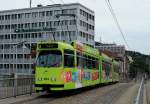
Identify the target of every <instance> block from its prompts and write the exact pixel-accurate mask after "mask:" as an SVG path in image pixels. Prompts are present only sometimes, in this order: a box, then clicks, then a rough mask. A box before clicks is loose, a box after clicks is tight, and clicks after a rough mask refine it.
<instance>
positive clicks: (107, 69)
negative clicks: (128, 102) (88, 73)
mask: <svg viewBox="0 0 150 104" xmlns="http://www.w3.org/2000/svg"><path fill="white" fill-rule="evenodd" d="M102 66H103V70H105V73H106V75H109V74H110V71H111V64H110V63H108V62H105V61H103V62H102Z"/></svg>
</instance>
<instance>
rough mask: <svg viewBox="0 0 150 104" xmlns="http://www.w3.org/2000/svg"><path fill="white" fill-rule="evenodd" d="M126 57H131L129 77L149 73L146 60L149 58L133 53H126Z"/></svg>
mask: <svg viewBox="0 0 150 104" xmlns="http://www.w3.org/2000/svg"><path fill="white" fill-rule="evenodd" d="M126 53H127V55H129V56H131V57H132V59H133V63H131V64H130V70H129V72H130V75H131V77H135V76H136V74H137V73H149V71H148V62H147V61H148V60H149V56H148V55H144V54H141V53H139V52H134V51H126Z"/></svg>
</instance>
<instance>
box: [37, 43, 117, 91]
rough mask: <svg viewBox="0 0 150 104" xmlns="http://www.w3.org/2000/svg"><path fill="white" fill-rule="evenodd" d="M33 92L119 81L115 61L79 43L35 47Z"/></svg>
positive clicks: (48, 44)
mask: <svg viewBox="0 0 150 104" xmlns="http://www.w3.org/2000/svg"><path fill="white" fill-rule="evenodd" d="M37 54H38V57H37V60H36V68H35V89H36V92H40V91H63V90H72V89H78V88H83V87H88V86H93V85H96V84H101V83H109V82H117V81H119V75H118V69H119V64H118V62H117V61H115V60H113V59H112V58H110V57H108V56H107V55H105V54H103V53H100V52H99V51H98V50H97V49H94V48H92V47H88V46H86V45H84V44H82V43H79V42H72V44H68V43H65V42H41V43H39V44H38V45H37Z"/></svg>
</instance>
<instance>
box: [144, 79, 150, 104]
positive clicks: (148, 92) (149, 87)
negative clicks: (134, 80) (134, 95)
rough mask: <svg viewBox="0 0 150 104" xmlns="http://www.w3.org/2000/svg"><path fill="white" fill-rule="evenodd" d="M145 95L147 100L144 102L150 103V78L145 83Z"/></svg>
mask: <svg viewBox="0 0 150 104" xmlns="http://www.w3.org/2000/svg"><path fill="white" fill-rule="evenodd" d="M145 97H146V98H145V100H146V101H145V103H144V104H150V80H149V81H147V82H146V84H145Z"/></svg>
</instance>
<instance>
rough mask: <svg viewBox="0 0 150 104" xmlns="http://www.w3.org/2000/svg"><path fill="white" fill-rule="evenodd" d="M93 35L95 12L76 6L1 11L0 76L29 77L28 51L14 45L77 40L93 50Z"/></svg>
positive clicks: (66, 5)
mask: <svg viewBox="0 0 150 104" xmlns="http://www.w3.org/2000/svg"><path fill="white" fill-rule="evenodd" d="M94 34H95V16H94V12H93V11H92V10H90V9H88V8H87V7H85V6H83V5H81V4H79V3H72V4H54V5H47V6H42V5H39V6H38V7H33V8H25V9H14V10H4V11H0V74H1V75H12V74H14V73H17V74H19V75H31V72H32V69H31V66H32V63H33V61H34V58H31V57H28V54H29V53H30V49H24V48H22V46H18V47H16V48H12V46H14V44H18V43H20V42H23V41H26V42H25V43H24V44H25V46H26V47H28V48H29V47H30V46H32V45H34V44H37V43H38V42H39V41H43V40H55V41H66V42H71V41H74V40H77V41H81V42H82V43H85V44H88V45H90V46H94V44H95V43H94Z"/></svg>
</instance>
